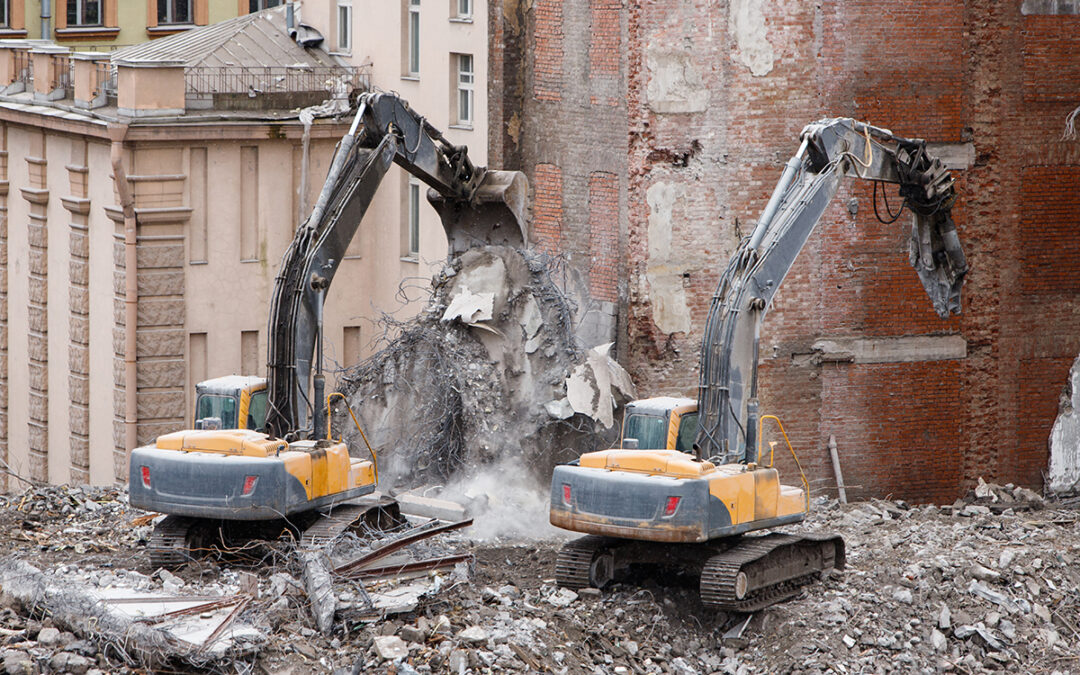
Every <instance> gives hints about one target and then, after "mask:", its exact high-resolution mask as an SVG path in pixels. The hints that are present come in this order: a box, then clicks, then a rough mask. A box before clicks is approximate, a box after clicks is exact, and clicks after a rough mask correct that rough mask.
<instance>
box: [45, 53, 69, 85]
mask: <svg viewBox="0 0 1080 675" xmlns="http://www.w3.org/2000/svg"><path fill="white" fill-rule="evenodd" d="M49 58H50V59H51V60H52V66H53V68H52V71H53V81H52V82H50V83H49V90H50V91H56V90H57V89H63V90H64V91H66V92H67V93H69V94H70V93H71V91H72V82H74V76H73V73H72V64H71V58H70V52H68V53H62V54H51V55H50V56H49Z"/></svg>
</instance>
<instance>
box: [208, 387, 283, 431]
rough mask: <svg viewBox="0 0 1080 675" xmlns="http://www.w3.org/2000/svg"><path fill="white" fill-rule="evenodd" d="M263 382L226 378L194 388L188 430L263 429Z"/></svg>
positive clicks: (264, 404) (264, 409) (264, 415)
mask: <svg viewBox="0 0 1080 675" xmlns="http://www.w3.org/2000/svg"><path fill="white" fill-rule="evenodd" d="M266 401H267V391H266V378H264V377H253V376H243V375H227V376H225V377H215V378H214V379H212V380H205V381H203V382H200V383H198V384H197V385H195V414H194V418H195V419H194V420H193V425H192V427H193V428H194V429H200V430H210V429H251V430H254V431H258V430H259V429H262V428H263V427H265V426H266Z"/></svg>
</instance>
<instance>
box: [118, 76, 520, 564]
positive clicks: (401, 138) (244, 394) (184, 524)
mask: <svg viewBox="0 0 1080 675" xmlns="http://www.w3.org/2000/svg"><path fill="white" fill-rule="evenodd" d="M392 163H396V164H398V165H399V166H401V167H402V168H404V169H405V170H406V171H408V172H409V173H410V174H412V175H413V176H415V177H416V178H418V179H419V180H421V181H423V182H424V183H426V184H427V185H428V186H429V190H428V201H429V202H430V203H431V204H432V206H433V207H434V208H435V209H436V211H437V212H438V213H439V215H440V217H441V219H442V223H443V227H444V229H445V230H446V234H447V239H448V242H449V248H450V251H451V253H454V252H459V251H464V250H466V249H468V248H470V247H471V246H474V245H491V244H496V245H507V246H515V247H518V248H523V247H524V245H525V241H526V240H527V235H526V231H525V216H524V213H525V204H526V197H527V192H528V185H527V182H526V179H525V176H524V174H522V173H520V172H517V171H494V170H487V169H485V168H483V167H477V166H475V165H474V164H473V163H472V161H471V160H470V159H469V156H468V148H466V147H465V146H459V145H453V144H451V143H450V142H449V141H448V140H447V139H446V138H445V137H444V136H443V135H442V133H441V132H440V131H439V130H438V129H436V128H435V127H433V126H432V125H431V124H430V123H429V122H427V121H426V120H425V119H424V117H423V116H422V115H420V114H418V113H417V112H416V111H414V110H412V109H411V108H410V107H409V105H408V103H407V102H406V101H405V100H404V99H401V98H400V97H398V96H397V95H394V94H389V93H368V92H365V93H362V94H360V96H359V99H358V101H357V112H356V114H355V116H354V118H353V120H352V124H351V126H350V128H349V131H348V133H346V135H345V136H344V137H343V138H342V140H341V141H340V143H339V144H338V147H337V149H336V151H335V154H334V158H333V161H332V162H331V165H330V169H329V170H328V172H327V178H326V181H325V183H324V185H323V188H322V191H321V192H320V194H319V197H318V199H317V200H316V202H315V206H314V207H313V209H312V212H311V215H310V216H309V217H308V218H307V220H306V221H305V222H304V223H302V224H301V225H300V227H299V228H298V229H297V231H296V234H295V237H294V239H293V241H292V243H291V244H290V246H289V248H288V249H287V251H286V252H285V254H284V256H283V257H282V261H281V265H280V268H279V271H278V273H277V275H276V277H275V280H274V289H273V294H272V299H271V303H270V312H269V320H268V330H267V336H268V349H267V356H268V358H267V374H268V377H267V378H266V379H265V380H262V379H261V378H248V377H239V376H228V377H224V378H216V379H214V380H209V381H207V382H204V383H201V384H200V385H199V387H198V388H197V391H196V394H197V396H196V403H195V418H196V419H195V426H196V428H195V429H192V430H186V431H177V432H174V433H170V434H165V435H163V436H159V437H158V438H157V439H156V442H155V443H154V444H153V445H147V446H144V447H140V448H136V449H134V450H133V451H132V453H131V458H130V467H129V501H130V503H131V505H132V506H134V507H137V508H141V509H145V510H148V511H157V512H159V513H164V514H168V515H167V517H166V518H164V519H162V521H161V522H160V523H159V524H158V525H157V526H156V527H155V529H154V532H153V535H152V536H151V539H150V543H149V546H148V549H149V553H150V560H151V563H152V564H153V565H154V566H175V565H178V564H181V563H183V562H185V561H186V560H188V559H190V558H191V557H192V556H193V554H194V553H195V552H196V551H197V549H201V548H204V547H205V546H207V545H208V544H209V543H210V541H211V540H212V539H214V538H216V539H217V540H218V541H221V540H224V539H228V540H229V541H228V542H226V543H229V544H231V543H232V542H235V541H243V540H244V539H245V538H251V537H252V536H270V535H266V533H268V532H269V533H273V532H275V531H276V532H281V531H282V529H283V527H282V523H283V522H284V523H285V525H286V526H287V527H289V528H290V529H292V530H294V531H295V532H302V533H303V537H304V538H305V539H311V540H315V539H316V538H325V537H327V536H330V535H331V534H332V533H333V532H335V531H343V530H344V529H345V528H346V527H348V526H349V525H351V524H352V522H354V521H355V520H356V519H357V518H359V517H360V516H362V515H364V514H367V513H368V512H369V511H370V509H371V505H370V504H356V503H353V504H350V500H355V499H356V498H358V497H361V496H363V495H367V494H370V493H371V492H373V491H374V490H375V486H376V482H377V480H378V468H377V465H376V462H377V456H376V453H375V451H374V450H373V449H372V448H371V447H370V446H368V448H367V451H368V453H369V454H370V459H365V458H360V457H354V456H352V453H350V452H349V448H348V447H346V444H345V443H342V442H340V441H335V440H333V438H332V435H331V433H330V429H329V414H328V407H329V406H328V400H327V398H326V396H325V386H326V385H325V377H324V375H323V372H322V351H323V345H322V338H323V335H322V333H323V331H322V325H323V312H324V302H325V298H326V292H327V289H328V288H329V287H330V284H331V282H332V281H333V279H334V274H335V272H336V271H337V268H338V265H339V263H340V262H341V259H342V257H343V256H344V255H345V250H346V248H347V247H348V245H349V243H350V241H351V240H352V238H353V236H354V235H355V233H356V231H357V228H358V227H359V225H360V222H361V220H362V219H363V217H364V213H365V211H366V210H367V208H368V206H369V205H370V204H371V200H372V198H373V197H374V195H375V191H376V189H377V188H378V186H379V183H380V181H381V180H382V178H383V176H384V175H385V174H386V172H387V170H388V169H389V168H390V165H391V164H392ZM354 419H355V418H354ZM357 426H359V425H357ZM361 436H363V431H362V430H361ZM365 442H366V437H365ZM362 450H363V449H358V451H361V452H362ZM357 454H359V452H358V453H357ZM329 507H336V508H335V509H334V512H333V514H332V515H327V514H326V511H327V509H329ZM316 535H317V536H318V537H317V536H316Z"/></svg>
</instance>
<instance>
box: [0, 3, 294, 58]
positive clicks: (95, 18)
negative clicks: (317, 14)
mask: <svg viewBox="0 0 1080 675" xmlns="http://www.w3.org/2000/svg"><path fill="white" fill-rule="evenodd" d="M281 2H282V0H52V1H51V2H48V3H45V5H46V6H47V9H46V10H45V11H42V9H43V6H42V2H41V0H0V39H13V38H14V39H28V40H41V39H44V40H50V41H53V42H56V43H57V44H60V45H63V46H66V47H69V48H73V49H79V50H98V51H108V50H110V49H115V48H116V47H120V46H126V45H133V44H138V43H140V42H146V41H147V40H152V39H154V38H159V37H162V36H166V35H173V34H175V33H179V32H182V31H186V30H191V29H192V28H196V27H198V26H206V25H209V24H213V23H217V22H219V21H224V20H226V19H231V18H233V17H236V16H240V15H243V14H248V13H250V12H255V11H258V10H261V9H266V8H268V7H276V6H277V5H280V4H281Z"/></svg>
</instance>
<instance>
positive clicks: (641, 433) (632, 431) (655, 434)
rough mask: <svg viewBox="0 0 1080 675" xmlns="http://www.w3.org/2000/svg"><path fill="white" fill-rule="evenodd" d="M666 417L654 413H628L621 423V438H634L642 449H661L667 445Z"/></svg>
mask: <svg viewBox="0 0 1080 675" xmlns="http://www.w3.org/2000/svg"><path fill="white" fill-rule="evenodd" d="M667 426H668V421H667V418H664V417H657V416H655V415H630V416H629V417H627V418H626V424H625V425H623V427H624V430H623V440H624V441H625V440H626V439H627V438H636V439H637V442H638V447H639V448H640V449H642V450H662V449H664V448H666V447H667Z"/></svg>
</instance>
